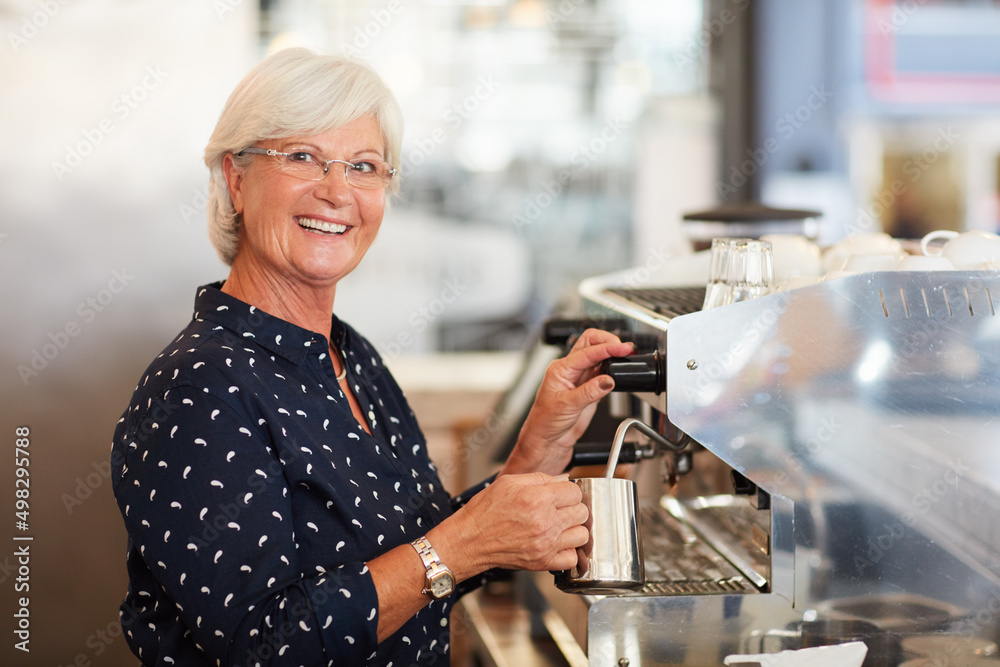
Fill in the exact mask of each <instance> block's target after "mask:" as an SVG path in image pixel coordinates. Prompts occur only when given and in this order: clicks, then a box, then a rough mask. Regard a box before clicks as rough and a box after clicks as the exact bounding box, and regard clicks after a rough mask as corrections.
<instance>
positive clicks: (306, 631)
mask: <svg viewBox="0 0 1000 667" xmlns="http://www.w3.org/2000/svg"><path fill="white" fill-rule="evenodd" d="M220 287H221V283H219V284H215V285H208V286H204V287H201V288H200V289H199V290H198V295H197V298H196V301H195V313H194V317H193V319H192V321H191V323H190V324H189V325H188V326H187V328H185V329H184V330H183V331H182V332H181V334H180V335H179V336H178V337H177V338H176V339H175V340H174V341H173V342H172V343H171V344H170V345H168V346H167V347H166V349H165V350H164V351H163V352H162V353H161V354H160V355H159V356H158V357H157V358H156V359H155V360H154V361H153V363H152V364H151V365H150V366H149V368H148V369H147V370H146V372H145V374H143V376H142V378H141V380H140V381H139V384H138V386H137V387H136V390H135V393H134V394H133V396H132V400H131V403H130V404H129V406H128V409H127V410H126V411H125V413H124V415H123V416H122V418H121V420H120V421H119V422H118V425H117V428H116V430H115V435H114V442H113V447H112V456H111V461H112V468H113V482H114V490H115V497H116V498H117V501H118V505H119V507H120V509H121V512H122V516H123V517H124V520H125V526H126V528H127V530H128V537H129V539H128V559H127V565H128V572H129V588H128V593H127V597H126V598H125V601H124V603H123V604H122V608H121V619H122V626H123V628H124V630H125V633H126V636H127V640H128V642H129V645H130V646H131V647H132V650H133V651H134V652H135V653H136V655H138V656H139V658H140V659H141V660H142V662H143V664H144V665H180V666H183V667H188V666H194V665H213V666H216V665H250V666H253V665H269V664H280V665H363V664H374V665H395V666H396V667H404V666H406V667H408V666H409V665H412V664H433V663H437V662H440V663H441V664H447V662H448V660H447V655H448V649H449V646H448V641H449V628H448V615H449V612H450V611H451V608H452V605H453V602H454V596H452V598H446V599H444V600H441V601H433V602H431V603H430V604H429V605H427V606H426V607H424V608H423V609H422V610H421V611H420V612H419V613H417V614H416V616H414V617H413V618H412V619H410V620H409V621H408V622H407V623H406V624H405V625H404V626H403V627H402V628H400V630H399V631H397V632H396V633H395V634H394V635H393V636H392V637H390V638H389V639H387V640H386V641H384V642H382V643H381V644H378V642H377V639H376V627H377V624H378V599H377V595H376V591H375V587H374V585H373V583H372V579H371V575H370V573H369V571H368V568H367V566H366V565H365V562H366V561H367V560H370V559H372V558H374V557H376V556H378V555H380V554H383V553H385V552H387V551H389V550H390V549H392V548H393V547H396V546H398V545H401V544H406V543H408V542H411V541H412V540H414V539H416V538H417V537H420V536H421V535H423V534H425V533H426V532H427V531H428V530H429V529H430V528H431V527H433V526H434V525H436V524H438V523H440V522H441V521H442V520H443V519H445V518H446V517H447V516H449V515H450V514H451V513H452V512H453V511H454V509H455V508H456V507H457V506H459V505H460V504H461V503H462V502H463V497H462V496H459V497H457V498H455V499H452V498H450V497H449V496H448V494H447V493H446V491H445V490H444V488H442V485H441V481H440V479H439V478H438V474H437V471H436V470H435V467H434V464H433V463H432V462H431V461H430V459H429V458H428V456H427V447H426V442H425V440H424V437H423V434H422V433H421V432H420V428H419V427H418V426H417V422H416V419H415V417H414V415H413V412H412V411H411V410H410V407H409V406H408V404H407V402H406V399H405V398H404V397H403V394H402V391H401V390H400V388H399V386H398V385H397V384H396V382H395V381H394V380H393V378H392V376H391V374H390V373H389V371H388V370H387V369H386V367H385V366H384V365H383V364H382V361H381V359H380V358H379V356H378V354H377V353H376V352H375V350H374V348H373V347H372V346H371V344H370V343H368V341H366V340H365V339H364V338H363V337H361V336H360V335H358V333H357V332H355V331H354V330H353V329H352V328H351V327H349V326H347V325H345V324H343V323H341V322H340V321H339V320H338V319H337V318H336V317H334V318H333V321H332V326H331V336H332V339H333V340H334V342H335V343H336V345H337V347H338V348H339V349H340V350H341V351H342V354H343V355H344V358H345V360H346V366H347V370H348V380H349V382H350V385H351V386H352V387H353V389H354V393H355V395H356V396H357V399H358V402H359V404H360V405H361V406H362V411H363V412H365V413H366V414H367V418H368V426H369V428H370V429H371V432H372V435H369V434H368V433H366V432H365V430H364V429H363V428H361V426H360V425H359V424H358V422H357V420H356V419H355V418H354V416H353V414H352V412H351V409H350V406H349V404H348V402H347V398H346V396H345V395H344V393H343V392H342V391H341V390H340V386H339V384H338V382H337V380H336V377H335V373H334V368H333V364H332V363H331V361H330V358H329V348H328V341H327V340H326V339H325V338H323V337H322V336H319V335H317V334H315V333H313V332H311V331H307V330H305V329H302V328H300V327H298V326H295V325H293V324H291V323H289V322H286V321H284V320H281V319H279V318H276V317H273V316H271V315H268V314H267V313H264V312H263V311H260V310H257V309H255V308H254V307H252V306H250V305H248V304H246V303H244V302H242V301H240V300H238V299H236V298H234V297H232V296H230V295H228V294H225V293H223V292H222V291H221V290H220ZM480 488H481V487H480ZM476 490H478V489H473V490H471V491H470V492H468V494H463V495H465V497H468V495H469V494H471V493H474V492H475V491H476ZM478 583H479V582H478V580H477V581H476V584H478ZM462 588H464V589H465V590H468V589H469V588H471V585H469V582H466V584H465V585H464V586H463V587H462Z"/></svg>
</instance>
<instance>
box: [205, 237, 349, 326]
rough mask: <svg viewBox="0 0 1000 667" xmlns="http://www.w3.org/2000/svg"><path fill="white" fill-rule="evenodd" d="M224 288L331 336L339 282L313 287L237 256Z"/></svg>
mask: <svg viewBox="0 0 1000 667" xmlns="http://www.w3.org/2000/svg"><path fill="white" fill-rule="evenodd" d="M222 291H223V292H225V293H226V294H229V295H231V296H234V297H236V298H237V299H239V300H240V301H243V302H245V303H248V304H250V305H251V306H254V307H255V308H259V309H260V310H263V311H264V312H266V313H268V314H269V315H273V316H275V317H280V318H281V319H283V320H285V321H287V322H291V323H292V324H294V325H296V326H299V327H302V328H303V329H308V330H309V331H313V332H315V333H318V334H319V335H321V336H323V337H324V338H329V336H330V316H331V315H332V314H333V298H334V295H335V293H336V283H334V284H332V285H328V286H315V287H314V286H312V285H309V284H308V283H305V282H303V281H294V280H290V279H287V278H286V277H284V276H278V275H275V274H274V273H273V272H271V271H263V270H258V269H256V268H255V267H254V265H253V264H252V263H250V262H245V261H243V262H241V261H240V257H239V256H237V258H236V260H234V261H233V266H232V270H231V271H230V272H229V277H228V278H227V279H226V282H225V284H223V286H222Z"/></svg>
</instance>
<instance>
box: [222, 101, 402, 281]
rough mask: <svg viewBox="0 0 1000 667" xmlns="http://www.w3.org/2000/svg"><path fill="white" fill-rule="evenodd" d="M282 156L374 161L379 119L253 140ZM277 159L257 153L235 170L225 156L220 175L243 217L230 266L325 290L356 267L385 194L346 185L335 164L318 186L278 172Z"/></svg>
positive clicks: (379, 145) (378, 154) (380, 149)
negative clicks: (299, 154) (300, 154)
mask: <svg viewBox="0 0 1000 667" xmlns="http://www.w3.org/2000/svg"><path fill="white" fill-rule="evenodd" d="M258 145H259V147H261V148H273V149H275V150H278V151H281V152H284V153H294V152H295V151H308V152H310V153H312V154H314V155H317V156H322V159H324V160H330V159H336V160H348V161H357V160H363V159H369V160H379V161H381V160H382V159H383V156H384V155H385V147H384V144H383V140H382V134H381V132H380V130H379V125H378V122H377V121H376V120H375V118H374V117H372V116H364V117H362V118H359V119H357V120H354V121H351V122H350V123H347V124H346V125H343V126H341V127H339V128H337V129H335V130H331V131H329V132H325V133H323V134H318V135H314V136H308V137H291V138H288V139H273V140H266V141H261V142H259V144H258ZM281 159H283V158H278V157H271V156H267V155H255V156H254V157H253V159H252V160H251V162H250V164H249V166H247V167H246V168H245V169H240V168H238V167H237V166H236V165H235V164H234V163H233V158H232V156H226V158H225V162H224V163H223V170H224V173H225V176H226V182H227V183H228V185H229V192H230V195H231V196H232V200H233V205H234V207H235V209H236V212H237V213H239V214H241V215H242V223H241V225H240V242H239V249H238V250H237V253H236V258H235V260H234V261H233V268H234V269H236V268H237V266H238V265H241V264H242V265H243V266H244V267H247V268H250V269H251V270H252V272H253V273H256V274H261V273H263V274H265V275H266V276H267V277H268V279H269V280H275V281H281V282H284V283H286V284H292V285H298V284H305V285H308V286H311V287H317V288H324V287H332V286H334V285H335V284H336V283H337V281H338V280H340V279H341V278H343V277H344V276H346V275H347V274H348V273H350V272H351V271H353V270H354V268H355V267H356V266H357V265H358V263H359V262H360V261H361V259H362V258H363V257H364V256H365V253H366V252H367V251H368V248H369V247H370V246H371V244H372V242H373V241H374V240H375V236H376V234H377V233H378V230H379V227H380V225H381V224H382V215H383V213H384V212H385V190H382V189H376V190H364V189H361V188H357V187H354V186H352V185H349V184H348V183H347V180H346V178H345V176H344V165H342V164H339V163H333V164H331V165H330V170H329V173H328V174H327V175H326V177H325V178H324V179H323V180H321V181H307V180H302V179H300V178H296V177H294V176H290V175H288V174H287V173H284V172H283V171H282V170H281V169H280V167H279V164H280V163H279V160H281Z"/></svg>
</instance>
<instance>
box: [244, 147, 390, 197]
mask: <svg viewBox="0 0 1000 667" xmlns="http://www.w3.org/2000/svg"><path fill="white" fill-rule="evenodd" d="M244 153H253V154H255V155H270V156H271V157H276V158H279V159H278V168H279V169H281V171H283V172H284V173H286V174H288V175H289V176H294V177H295V178H301V179H304V180H307V181H322V180H323V179H324V178H326V175H327V174H329V173H330V165H331V164H332V163H334V162H336V163H337V164H342V165H344V177H345V178H346V179H347V182H348V183H349V184H350V185H353V186H354V187H356V188H362V189H365V190H379V189H382V188H385V187H387V186H388V185H389V183H390V182H391V181H392V177H393V176H395V175H396V170H395V169H393V168H392V167H390V166H389V165H388V164H386V163H385V162H382V161H374V160H358V161H356V162H348V161H346V160H323V159H321V158H319V157H317V156H315V155H313V154H312V153H310V152H308V151H295V152H294V153H282V152H280V151H276V150H274V149H273V148H253V147H251V148H244V149H243V150H241V151H240V152H239V153H236V155H243V154H244Z"/></svg>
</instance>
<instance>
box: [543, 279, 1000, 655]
mask: <svg viewBox="0 0 1000 667" xmlns="http://www.w3.org/2000/svg"><path fill="white" fill-rule="evenodd" d="M580 293H581V296H582V297H583V298H584V300H585V302H586V303H587V305H588V308H589V312H588V315H591V316H594V317H596V318H612V317H613V318H615V319H616V320H617V321H618V322H622V321H624V322H625V323H626V327H625V328H626V331H625V332H623V333H625V335H628V336H631V337H632V338H633V340H635V341H637V343H641V345H642V346H643V347H642V349H637V350H636V353H637V355H640V358H642V359H645V360H646V361H644V362H643V363H648V364H651V365H652V364H656V365H657V368H656V369H651V372H650V373H646V374H641V375H640V376H641V378H642V379H640V380H638V381H635V382H633V381H632V380H629V381H628V382H625V383H624V385H625V386H627V387H628V392H627V394H625V395H622V396H621V398H622V399H625V400H619V401H618V406H619V408H621V406H622V405H624V406H625V410H624V412H623V413H621V414H620V415H619V416H622V417H623V418H624V417H637V418H640V419H642V420H643V421H644V422H645V423H648V424H650V425H651V426H653V427H654V428H656V429H657V431H658V432H659V433H661V434H662V435H664V436H666V437H668V438H673V439H674V440H677V438H678V437H679V436H683V438H684V442H686V443H687V446H686V448H685V449H684V451H683V452H680V453H677V452H674V451H660V452H657V454H658V456H656V457H653V458H650V459H648V460H644V461H642V462H641V463H640V464H639V465H638V466H637V468H636V469H635V472H634V474H633V477H634V478H635V479H636V480H637V482H638V483H639V487H640V499H641V501H640V502H641V505H642V511H641V528H642V541H643V552H644V557H645V568H646V585H645V587H644V588H642V589H641V590H639V591H634V592H623V594H622V595H607V596H590V595H574V594H569V593H564V592H562V591H560V590H558V589H557V588H556V587H555V586H554V585H553V582H552V578H551V576H548V575H545V574H542V575H539V576H537V577H535V578H534V579H533V581H534V584H535V586H537V588H538V589H539V590H540V591H541V593H542V594H543V595H544V597H545V599H546V600H547V602H548V604H549V605H551V607H552V609H553V610H554V611H555V612H556V613H557V615H558V616H559V617H560V618H562V619H565V621H566V623H567V625H568V626H569V629H570V631H571V633H572V635H573V636H574V638H575V639H576V641H577V642H578V643H579V645H580V646H581V647H583V648H584V650H585V651H586V653H587V656H588V658H587V660H588V663H589V664H590V665H593V666H595V667H599V666H601V665H607V666H609V667H610V666H618V665H622V664H628V665H630V666H631V667H636V666H637V665H643V666H649V665H657V666H659V665H692V666H698V667H705V666H706V665H721V664H723V660H724V658H725V656H727V655H731V654H737V653H754V652H774V651H777V650H781V649H788V648H793V649H794V648H801V647H804V646H811V645H815V644H817V643H819V644H835V643H841V642H845V641H851V640H860V641H864V642H865V643H866V645H867V646H868V656H867V658H866V661H865V665H878V666H889V667H894V666H895V665H901V664H903V663H905V662H906V661H907V660H911V659H916V658H920V657H923V658H926V659H931V660H933V659H935V658H937V659H938V660H939V661H940V660H944V659H947V660H951V661H952V662H938V663H933V664H972V663H971V661H972V660H973V659H976V660H986V661H989V660H996V664H997V665H998V667H1000V659H998V658H997V656H996V643H997V640H998V638H1000V637H998V635H1000V314H998V311H1000V279H998V277H997V275H996V274H995V273H993V272H986V271H963V272H960V271H952V272H873V273H863V274H858V275H854V276H850V277H847V278H842V279H839V280H835V281H829V282H825V283H819V284H816V285H812V286H809V287H804V288H800V289H796V290H792V291H788V292H783V293H778V294H772V295H768V296H765V297H761V298H758V299H754V300H751V301H745V302H741V303H736V304H733V305H729V306H724V307H722V308H717V309H712V310H708V311H702V310H701V302H702V299H703V297H704V289H703V288H701V287H697V286H687V285H681V286H675V285H668V286H662V287H655V288H641V289H636V288H635V287H633V286H628V285H622V284H616V283H615V278H614V277H613V276H612V277H606V278H605V277H598V278H593V279H590V280H587V281H584V282H583V283H582V284H581V287H580ZM652 370H655V371H656V372H652ZM682 459H683V460H682ZM688 468H692V470H691V472H687V474H684V475H680V473H681V472H685V471H686V470H687V469H688ZM664 470H666V471H667V472H668V474H667V475H664V474H663V471H664ZM664 478H666V479H668V480H669V483H664V481H663V480H664ZM678 479H679V483H675V482H678ZM817 627H820V628H822V631H817V630H816V628H817ZM935 652H936V655H935ZM956 660H964V662H955V661H956ZM909 664H913V663H909ZM928 664H931V663H928ZM975 664H977V665H979V664H980V663H979V662H976V663H975ZM982 664H983V665H987V664H989V662H983V663H982Z"/></svg>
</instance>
